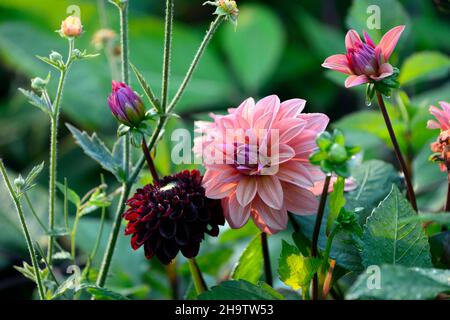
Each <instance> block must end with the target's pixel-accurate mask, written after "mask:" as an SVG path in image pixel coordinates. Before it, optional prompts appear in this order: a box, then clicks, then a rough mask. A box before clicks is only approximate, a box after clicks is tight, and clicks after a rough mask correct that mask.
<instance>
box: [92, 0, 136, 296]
mask: <svg viewBox="0 0 450 320" xmlns="http://www.w3.org/2000/svg"><path fill="white" fill-rule="evenodd" d="M117 8H118V9H119V15H120V36H121V41H120V43H121V51H122V61H121V65H122V81H123V82H124V83H126V84H128V83H129V79H130V63H129V46H128V1H125V2H123V3H122V5H121V6H117ZM122 139H124V145H125V148H124V153H123V166H124V172H125V179H126V181H125V182H124V183H122V193H121V195H120V199H119V204H118V206H117V210H116V213H115V218H114V223H113V227H112V230H111V233H110V235H109V239H108V244H107V247H106V251H105V253H104V255H103V260H102V264H101V266H100V271H99V274H98V277H97V285H98V286H99V287H103V286H104V285H105V283H106V278H107V276H108V273H109V268H110V266H111V260H112V257H113V254H114V249H115V247H116V243H117V237H118V235H119V231H120V226H121V222H122V213H123V211H124V209H125V202H126V200H127V198H128V195H129V193H130V190H131V184H130V183H128V178H129V177H128V176H129V164H130V134H129V133H127V134H126V135H125V136H124V137H123V138H122Z"/></svg>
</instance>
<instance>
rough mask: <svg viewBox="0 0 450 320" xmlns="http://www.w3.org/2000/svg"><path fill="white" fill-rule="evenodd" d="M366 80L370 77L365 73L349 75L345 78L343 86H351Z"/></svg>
mask: <svg viewBox="0 0 450 320" xmlns="http://www.w3.org/2000/svg"><path fill="white" fill-rule="evenodd" d="M368 82H370V79H369V78H368V77H367V76H366V75H360V76H350V77H348V78H347V79H346V80H345V87H346V88H351V87H355V86H359V85H361V84H364V83H368Z"/></svg>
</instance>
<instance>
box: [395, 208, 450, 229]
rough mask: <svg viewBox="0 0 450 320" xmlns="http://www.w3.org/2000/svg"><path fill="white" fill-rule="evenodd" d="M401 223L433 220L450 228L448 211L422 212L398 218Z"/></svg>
mask: <svg viewBox="0 0 450 320" xmlns="http://www.w3.org/2000/svg"><path fill="white" fill-rule="evenodd" d="M400 222H401V223H410V222H433V223H437V224H440V225H442V226H445V227H447V228H450V214H449V213H448V212H440V213H424V212H421V213H420V214H417V215H414V216H411V217H408V218H404V219H402V220H400Z"/></svg>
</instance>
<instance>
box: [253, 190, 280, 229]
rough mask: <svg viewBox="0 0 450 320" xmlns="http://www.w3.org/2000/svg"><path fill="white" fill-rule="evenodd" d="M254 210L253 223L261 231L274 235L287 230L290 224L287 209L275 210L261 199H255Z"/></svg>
mask: <svg viewBox="0 0 450 320" xmlns="http://www.w3.org/2000/svg"><path fill="white" fill-rule="evenodd" d="M252 209H253V210H252V217H253V221H254V222H255V224H256V225H257V226H258V228H260V229H261V231H263V232H266V233H268V234H274V233H277V232H279V231H281V230H284V229H286V227H287V223H288V215H287V210H286V208H284V207H283V208H281V209H280V210H275V209H273V208H271V207H269V206H267V205H266V204H265V203H264V202H263V201H261V199H259V198H255V200H254V201H253V203H252Z"/></svg>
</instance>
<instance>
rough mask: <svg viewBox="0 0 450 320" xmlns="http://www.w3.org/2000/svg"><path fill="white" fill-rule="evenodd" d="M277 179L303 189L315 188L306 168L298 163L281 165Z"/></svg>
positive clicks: (290, 162) (292, 162) (291, 162)
mask: <svg viewBox="0 0 450 320" xmlns="http://www.w3.org/2000/svg"><path fill="white" fill-rule="evenodd" d="M277 177H278V179H280V180H281V181H285V182H289V183H292V184H295V185H297V186H298V187H301V188H311V187H313V186H314V182H313V178H312V177H311V175H310V173H309V172H308V170H307V169H306V167H305V166H304V165H303V164H301V163H299V162H296V161H289V162H286V163H283V164H281V165H280V169H279V171H278V173H277ZM285 198H286V195H285Z"/></svg>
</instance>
